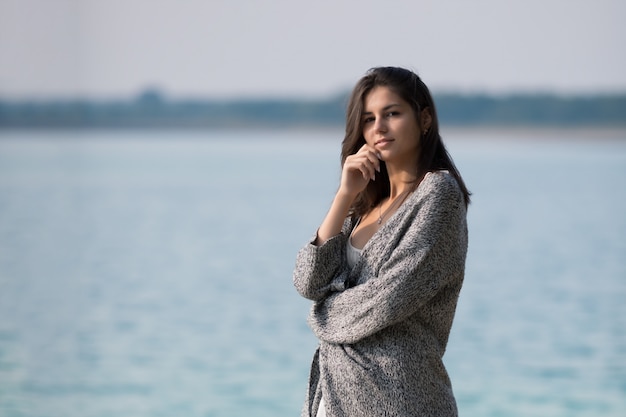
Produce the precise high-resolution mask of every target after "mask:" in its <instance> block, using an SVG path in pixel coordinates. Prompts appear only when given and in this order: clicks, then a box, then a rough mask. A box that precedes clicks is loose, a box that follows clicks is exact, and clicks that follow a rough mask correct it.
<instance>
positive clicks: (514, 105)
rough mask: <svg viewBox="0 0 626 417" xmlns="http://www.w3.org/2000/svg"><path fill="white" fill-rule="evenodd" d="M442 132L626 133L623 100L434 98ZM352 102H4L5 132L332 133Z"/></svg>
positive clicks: (145, 97) (148, 97)
mask: <svg viewBox="0 0 626 417" xmlns="http://www.w3.org/2000/svg"><path fill="white" fill-rule="evenodd" d="M434 96H435V97H434V98H435V103H436V105H437V111H438V115H439V119H440V122H441V124H442V125H450V126H503V127H510V126H520V127H532V126H539V127H550V126H552V127H578V126H580V127H582V126H607V127H625V126H626V93H624V94H613V95H611V94H605V95H586V96H559V95H552V94H511V95H503V96H494V95H486V94H465V95H463V94H453V93H441V94H434ZM347 100H348V94H339V95H337V96H334V97H330V98H328V99H320V100H304V99H303V100H298V99H239V100H209V99H206V100H202V99H195V100H192V99H187V100H185V99H180V100H171V99H167V98H165V97H164V96H163V95H162V94H161V93H160V92H159V91H158V90H155V89H149V90H146V91H144V92H142V93H141V94H139V95H138V96H137V97H136V98H134V99H130V100H111V101H89V100H48V101H35V100H31V101H7V100H1V99H0V128H135V127H136V128H167V127H172V128H232V127H293V126H333V127H340V126H343V123H344V112H345V107H346V103H347Z"/></svg>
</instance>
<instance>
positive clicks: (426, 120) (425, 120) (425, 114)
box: [420, 107, 433, 130]
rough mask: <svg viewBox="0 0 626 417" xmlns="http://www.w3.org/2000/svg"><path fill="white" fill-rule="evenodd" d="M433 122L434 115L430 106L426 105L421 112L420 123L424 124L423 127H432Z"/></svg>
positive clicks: (426, 128)
mask: <svg viewBox="0 0 626 417" xmlns="http://www.w3.org/2000/svg"><path fill="white" fill-rule="evenodd" d="M432 122H433V116H432V115H431V114H430V107H426V108H425V109H424V110H422V113H421V114H420V123H421V125H422V129H424V130H428V129H430V125H431V123H432Z"/></svg>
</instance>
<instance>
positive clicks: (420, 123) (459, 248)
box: [293, 67, 470, 417]
mask: <svg viewBox="0 0 626 417" xmlns="http://www.w3.org/2000/svg"><path fill="white" fill-rule="evenodd" d="M346 118H347V122H346V134H345V138H344V140H343V144H342V152H341V157H342V158H341V160H342V175H341V182H340V185H339V189H338V191H337V193H336V195H335V198H334V200H333V202H332V204H331V207H330V210H329V211H328V214H327V215H326V217H325V219H324V220H323V222H322V224H321V226H320V228H319V229H318V231H317V234H316V236H315V237H314V238H313V239H312V240H311V242H310V243H309V244H307V245H306V246H305V247H303V248H302V249H301V250H300V251H299V252H298V255H297V260H296V268H295V271H294V277H293V278H294V284H295V287H296V289H297V290H298V292H299V293H300V294H301V295H302V296H303V297H306V298H308V299H311V300H313V301H314V305H313V309H312V311H311V315H310V317H309V325H310V326H311V328H312V330H313V332H314V334H315V335H316V336H317V338H318V339H319V341H320V344H319V347H318V349H317V351H316V352H315V355H314V358H313V364H312V368H311V374H310V380H309V388H308V390H307V397H306V401H305V405H304V407H303V410H302V416H306V417H316V416H329V417H340V416H342V417H343V416H345V417H348V416H349V417H355V416H381V415H389V416H403V417H409V416H420V417H424V416H456V415H457V408H456V402H455V399H454V395H453V392H452V387H451V384H450V380H449V378H448V374H447V372H446V370H445V367H444V365H443V362H442V357H443V354H444V352H445V349H446V345H447V341H448V336H449V333H450V328H451V326H452V321H453V318H454V312H455V308H456V304H457V300H458V296H459V292H460V290H461V285H462V282H463V278H464V270H465V257H466V252H467V223H466V209H467V205H468V204H469V196H470V193H469V191H468V190H467V188H466V186H465V184H464V182H463V179H462V178H461V176H460V174H459V172H458V170H457V169H456V167H455V165H454V163H453V162H452V159H451V158H450V156H449V154H448V152H447V151H446V149H445V146H444V145H443V142H442V140H441V137H440V135H439V126H438V122H437V115H436V111H435V105H434V103H433V100H432V97H431V95H430V92H429V91H428V88H427V87H426V85H425V84H424V83H423V82H422V81H421V79H420V78H419V77H418V76H417V75H416V74H415V73H413V72H411V71H408V70H405V69H402V68H395V67H382V68H374V69H372V70H370V71H369V72H368V73H367V74H366V75H365V76H364V77H363V78H362V79H361V80H360V81H359V82H358V83H357V85H356V86H355V88H354V90H353V92H352V96H351V98H350V102H349V105H348V109H347V117H346Z"/></svg>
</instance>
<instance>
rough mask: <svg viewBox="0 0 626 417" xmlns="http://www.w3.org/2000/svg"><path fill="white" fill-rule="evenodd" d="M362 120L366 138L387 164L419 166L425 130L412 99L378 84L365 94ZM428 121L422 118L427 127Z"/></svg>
mask: <svg viewBox="0 0 626 417" xmlns="http://www.w3.org/2000/svg"><path fill="white" fill-rule="evenodd" d="M361 122H362V126H363V137H364V138H365V141H366V142H367V144H368V145H370V146H373V147H374V148H375V149H376V150H377V151H378V153H379V155H380V157H381V159H382V160H383V161H385V163H386V164H387V167H390V166H392V165H395V166H397V167H398V168H402V167H407V168H408V167H415V165H416V163H417V158H418V153H419V141H420V137H421V136H422V132H421V129H420V126H419V125H418V121H417V118H416V117H415V112H414V111H413V108H412V107H411V106H410V105H409V103H407V102H406V101H404V100H403V99H402V98H400V96H399V95H397V94H396V93H394V92H393V91H392V90H390V89H389V88H388V87H384V86H378V87H374V88H373V89H372V90H371V91H370V92H369V93H368V94H367V95H366V96H365V101H364V109H363V120H362V121H361ZM425 124H426V123H424V120H422V125H423V128H424V129H426V128H427V127H428V126H425ZM428 124H429V123H428Z"/></svg>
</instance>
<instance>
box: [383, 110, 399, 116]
mask: <svg viewBox="0 0 626 417" xmlns="http://www.w3.org/2000/svg"><path fill="white" fill-rule="evenodd" d="M398 114H400V113H399V112H397V111H390V112H387V114H386V116H387V117H393V116H397V115H398Z"/></svg>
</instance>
